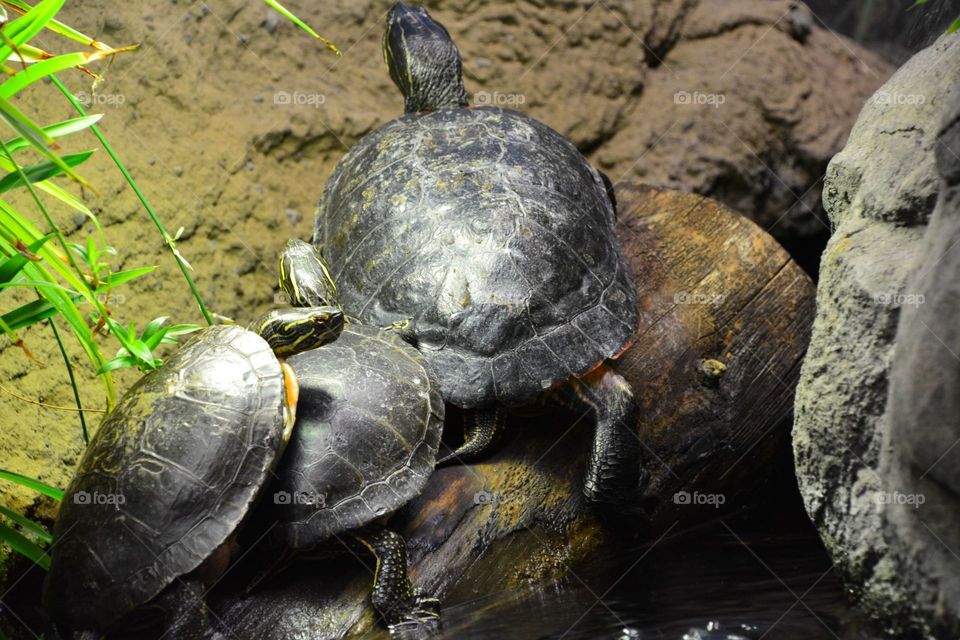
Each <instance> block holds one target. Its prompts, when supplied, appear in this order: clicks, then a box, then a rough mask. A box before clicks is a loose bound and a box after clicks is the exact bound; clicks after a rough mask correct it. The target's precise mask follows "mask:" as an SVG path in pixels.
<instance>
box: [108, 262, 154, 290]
mask: <svg viewBox="0 0 960 640" xmlns="http://www.w3.org/2000/svg"><path fill="white" fill-rule="evenodd" d="M154 269H156V267H155V266H153V267H137V268H135V269H127V270H125V271H115V272H114V273H111V274H110V275H109V276H107V277H106V278H104V282H105V283H106V284H105V285H104V286H101V287H99V288H98V289H97V291H104V290H106V289H107V288H110V287H115V286H117V285H120V284H123V283H124V282H129V281H130V280H133V279H134V278H139V277H140V276H143V275H146V274H148V273H150V272H151V271H153V270H154Z"/></svg>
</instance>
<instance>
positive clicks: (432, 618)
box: [387, 595, 440, 632]
mask: <svg viewBox="0 0 960 640" xmlns="http://www.w3.org/2000/svg"><path fill="white" fill-rule="evenodd" d="M390 618H391V619H390V620H387V626H388V627H389V628H390V631H391V632H402V631H404V630H407V629H411V628H415V627H421V626H423V625H431V624H436V623H437V622H439V620H440V601H439V600H437V599H436V598H430V597H427V596H423V595H415V596H414V597H412V598H411V599H410V600H409V601H407V603H405V604H404V605H399V606H398V607H397V611H396V612H395V615H391V616H390Z"/></svg>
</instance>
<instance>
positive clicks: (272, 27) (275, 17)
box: [260, 11, 280, 33]
mask: <svg viewBox="0 0 960 640" xmlns="http://www.w3.org/2000/svg"><path fill="white" fill-rule="evenodd" d="M260 26H261V27H263V28H264V30H265V31H266V32H267V33H273V32H275V31H276V30H277V27H279V26H280V14H279V13H277V12H276V11H271V12H270V13H268V14H267V17H266V18H264V19H263V22H261V23H260Z"/></svg>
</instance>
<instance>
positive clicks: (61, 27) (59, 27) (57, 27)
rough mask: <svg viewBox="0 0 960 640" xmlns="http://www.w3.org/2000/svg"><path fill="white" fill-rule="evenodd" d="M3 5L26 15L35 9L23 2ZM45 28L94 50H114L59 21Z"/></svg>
mask: <svg viewBox="0 0 960 640" xmlns="http://www.w3.org/2000/svg"><path fill="white" fill-rule="evenodd" d="M3 4H5V5H7V6H10V7H14V8H16V9H19V10H20V11H21V12H23V13H26V12H27V11H30V10H31V9H33V7H31V6H30V5H29V4H27V3H26V2H24V1H23V0H3ZM44 28H46V29H49V30H50V31H52V32H54V33H56V34H58V35H61V36H63V37H65V38H69V39H70V40H73V41H74V42H79V43H80V44H85V45H87V46H89V47H93V48H94V49H102V50H106V51H109V50H111V49H112V47H110V46H108V45H105V44H104V43H102V42H99V41H97V40H94V39H93V38H91V37H90V36H88V35H84V34H83V33H81V32H79V31H77V30H76V29H74V28H73V27H71V26H68V25H65V24H63V23H62V22H59V21H57V20H50V21H49V22H47V23H46V24H45V25H44Z"/></svg>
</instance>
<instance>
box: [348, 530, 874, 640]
mask: <svg viewBox="0 0 960 640" xmlns="http://www.w3.org/2000/svg"><path fill="white" fill-rule="evenodd" d="M734 527H735V525H731V526H730V527H728V526H727V525H726V524H724V523H718V524H717V525H716V526H715V527H712V528H711V530H710V531H709V532H707V533H705V534H704V535H702V536H699V537H697V538H696V539H691V538H681V539H678V540H676V541H674V542H671V543H669V544H666V543H664V544H662V545H661V546H660V547H658V548H655V549H653V550H652V551H650V553H647V551H648V547H646V546H643V547H636V548H628V549H623V550H622V551H619V552H616V553H610V554H608V555H606V556H605V557H602V558H600V559H599V560H597V561H596V562H592V563H591V564H590V565H589V566H586V567H576V568H575V569H574V571H575V573H576V575H575V576H572V577H569V578H567V579H566V580H565V581H564V582H563V583H561V584H556V585H551V586H549V587H539V588H530V589H525V590H519V591H513V592H507V593H502V594H498V595H496V596H494V597H488V598H483V599H480V600H474V601H471V602H464V603H459V604H456V605H454V606H450V607H447V608H446V609H444V611H443V627H442V629H436V630H434V631H433V632H432V633H426V634H425V633H423V631H420V632H419V633H413V632H410V631H409V630H408V631H406V632H404V631H399V632H397V633H395V634H394V637H395V638H403V639H404V640H406V638H418V640H419V639H422V638H424V637H429V638H431V639H436V640H440V639H443V640H453V639H457V640H514V639H516V640H531V639H544V640H546V639H550V640H560V639H563V640H586V639H590V640H593V639H609V640H661V639H662V640H667V639H669V640H681V639H682V640H756V639H759V638H769V639H780V638H784V639H788V640H789V639H792V638H804V639H809V638H842V639H847V638H850V639H852V638H857V639H863V638H869V637H870V636H869V635H867V634H866V632H865V631H864V630H863V629H862V628H861V625H860V624H859V622H858V620H857V619H856V618H855V616H854V614H853V613H852V612H851V610H850V608H849V606H848V605H847V603H846V601H845V598H844V595H843V591H842V587H841V585H840V583H839V582H838V580H837V579H836V578H835V577H834V575H833V573H832V571H831V565H830V562H829V560H828V558H827V556H826V553H825V552H824V550H823V548H822V546H821V545H820V542H819V540H818V539H817V538H816V536H815V535H813V534H812V533H803V534H778V535H771V534H751V533H749V532H741V531H737V530H735V528H734ZM645 554H646V555H645ZM363 637H364V638H367V639H368V640H372V639H374V638H378V639H380V638H387V637H389V634H387V633H386V632H374V633H371V634H368V635H366V636H363Z"/></svg>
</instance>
